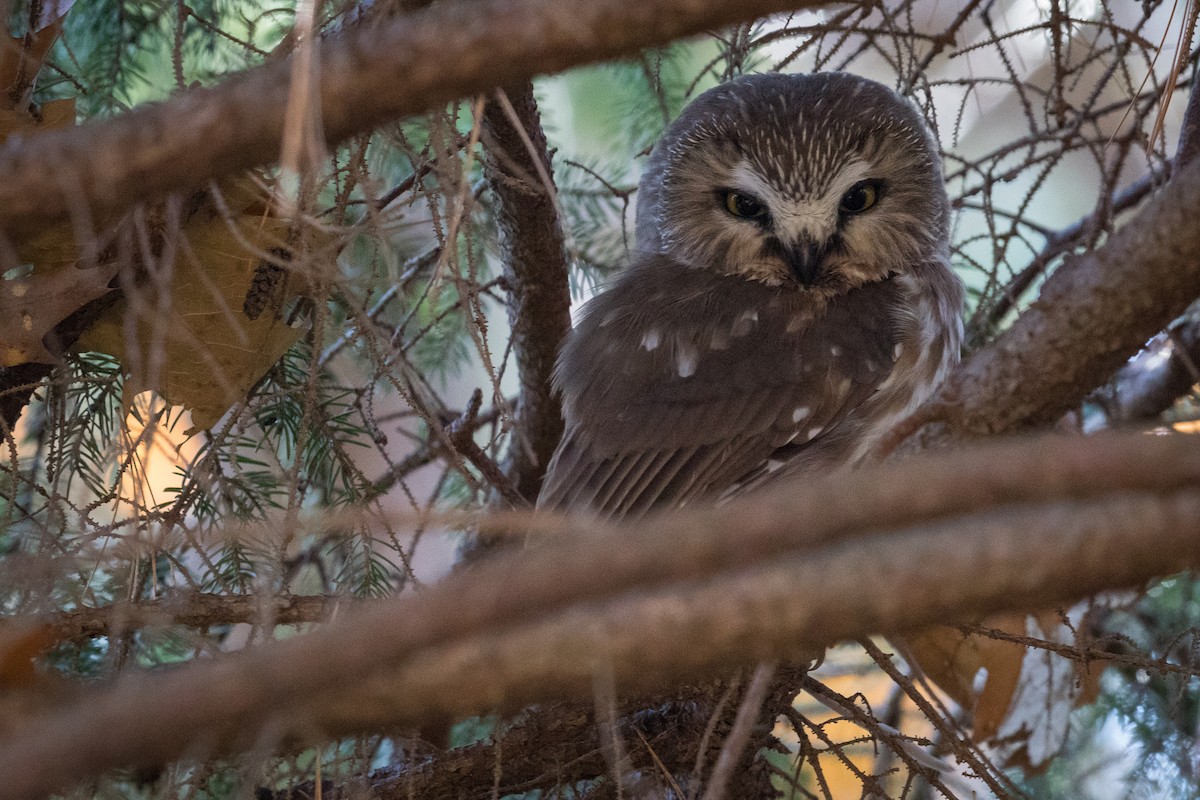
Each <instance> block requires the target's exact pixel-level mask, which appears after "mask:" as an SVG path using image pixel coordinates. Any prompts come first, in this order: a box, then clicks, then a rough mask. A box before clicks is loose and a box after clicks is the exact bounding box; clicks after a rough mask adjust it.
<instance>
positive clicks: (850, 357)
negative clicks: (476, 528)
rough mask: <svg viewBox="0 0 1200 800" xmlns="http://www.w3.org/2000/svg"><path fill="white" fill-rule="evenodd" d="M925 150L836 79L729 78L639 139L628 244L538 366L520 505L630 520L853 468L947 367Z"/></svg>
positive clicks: (954, 352) (921, 138) (864, 92)
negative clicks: (537, 407) (621, 261)
mask: <svg viewBox="0 0 1200 800" xmlns="http://www.w3.org/2000/svg"><path fill="white" fill-rule="evenodd" d="M949 210H950V209H949V202H948V200H947V197H946V191H945V187H944V185H943V179H942V169H941V162H940V158H939V155H938V149H937V146H936V143H935V141H934V139H933V136H932V135H931V133H930V131H929V130H928V128H927V127H926V126H925V124H924V122H923V120H922V118H921V117H920V115H919V114H918V113H917V111H916V109H914V108H913V107H912V106H911V105H910V104H909V103H908V102H906V101H905V100H904V99H903V98H901V97H900V96H899V95H897V94H896V93H895V92H893V91H892V90H891V89H888V88H887V87H885V86H883V85H881V84H878V83H875V82H874V81H870V80H867V79H865V78H860V77H857V76H854V75H849V74H845V73H824V74H816V75H782V74H766V75H751V76H744V77H742V78H739V79H737V80H734V81H732V82H729V83H726V84H723V85H721V86H718V87H716V88H714V89H711V90H710V91H707V92H705V93H704V94H702V95H700V96H699V97H698V98H697V99H696V100H695V101H694V102H693V103H691V104H690V105H689V106H688V107H687V108H686V109H685V110H684V111H683V113H682V114H681V115H680V116H679V118H678V119H677V120H676V121H675V122H674V123H673V124H672V125H671V126H670V127H669V128H668V129H667V131H666V132H665V133H664V135H663V136H662V138H661V139H660V140H659V141H658V143H657V144H656V145H655V147H654V149H653V151H652V152H651V154H650V157H649V160H648V163H647V165H646V169H645V172H644V175H643V177H642V179H641V182H640V184H639V188H638V206H637V219H636V227H637V231H636V233H637V235H636V242H637V244H636V249H635V252H634V253H633V255H632V257H631V261H630V264H629V266H628V267H627V269H626V270H625V271H624V272H623V273H622V274H621V275H620V277H618V278H617V279H616V281H615V282H614V284H613V285H612V286H611V287H610V288H608V289H607V290H606V291H604V292H603V293H601V294H599V295H597V296H596V297H595V298H593V299H592V300H591V301H589V302H588V303H587V304H586V306H585V307H584V308H583V309H582V312H581V315H580V318H579V320H578V323H577V325H576V326H575V329H574V330H573V331H572V333H571V334H570V336H569V337H568V339H567V341H566V342H565V344H564V346H563V348H562V350H561V352H560V354H559V359H558V362H557V365H556V368H555V373H554V383H555V387H556V389H557V391H558V392H560V393H561V397H562V402H563V414H564V417H565V421H566V430H565V433H564V435H563V438H562V441H561V443H560V444H559V446H558V449H557V451H556V452H555V454H554V457H553V459H552V460H551V462H550V464H549V466H548V469H547V474H546V479H545V483H544V485H543V489H542V492H541V494H540V496H539V498H538V505H539V507H551V508H564V507H570V508H576V509H582V510H590V511H591V512H594V513H596V514H600V515H604V516H619V517H623V518H632V517H637V516H640V515H642V514H645V513H646V512H648V511H650V510H655V509H669V508H677V507H680V506H683V505H685V504H687V503H689V502H695V501H698V500H704V501H706V502H719V501H721V500H723V499H724V498H727V497H729V496H732V495H734V494H738V493H741V492H745V491H749V490H752V489H754V488H756V487H758V486H760V485H762V484H763V483H764V482H767V481H769V480H770V481H773V480H775V479H778V478H782V477H786V476H789V475H795V474H798V473H803V472H807V471H813V470H822V471H826V472H827V471H830V470H835V469H840V468H843V467H852V466H854V465H855V464H858V463H860V462H862V461H863V460H864V459H865V458H867V456H868V454H869V453H870V452H871V450H872V446H873V445H874V444H875V443H877V442H878V440H879V439H880V438H881V437H882V436H883V435H885V434H886V433H887V432H888V431H889V429H891V428H892V427H893V426H894V425H895V424H896V423H897V422H899V421H900V420H902V419H904V418H905V417H906V416H907V415H909V414H910V413H911V412H912V411H913V410H914V409H915V408H916V407H917V406H919V405H920V404H921V403H922V402H923V401H924V400H925V399H926V398H928V397H929V395H930V393H931V392H932V391H933V390H934V389H935V388H936V387H937V385H938V383H939V382H940V381H941V380H942V378H943V376H944V375H945V374H946V372H947V371H948V370H949V369H950V368H951V367H952V366H953V365H954V364H956V363H957V361H958V358H959V348H960V342H961V339H962V318H961V306H962V299H963V291H962V286H961V283H960V281H959V280H958V278H957V277H956V276H955V274H954V272H953V271H952V270H951V268H950V265H949V244H948V242H949Z"/></svg>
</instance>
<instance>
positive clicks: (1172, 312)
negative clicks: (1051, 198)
mask: <svg viewBox="0 0 1200 800" xmlns="http://www.w3.org/2000/svg"><path fill="white" fill-rule="evenodd" d="M1198 214H1200V162H1193V163H1191V164H1189V165H1188V166H1187V167H1185V168H1184V169H1183V170H1182V171H1181V172H1180V173H1179V174H1178V175H1176V176H1175V177H1173V178H1172V179H1171V180H1170V181H1169V182H1168V183H1167V185H1166V186H1165V187H1164V188H1163V190H1162V191H1161V192H1160V193H1159V195H1158V196H1157V197H1155V198H1153V199H1152V200H1151V201H1150V202H1149V203H1148V204H1147V206H1146V208H1145V209H1144V210H1143V211H1142V212H1141V213H1139V214H1138V215H1137V216H1136V217H1135V218H1133V219H1132V220H1130V221H1129V222H1128V223H1126V224H1125V225H1124V226H1123V227H1122V228H1121V229H1120V230H1119V231H1117V232H1116V233H1114V234H1113V235H1112V237H1111V238H1110V239H1109V240H1108V242H1107V243H1106V244H1105V245H1104V246H1103V247H1100V248H1098V249H1096V250H1094V251H1092V252H1090V253H1084V254H1081V255H1078V256H1074V257H1068V258H1067V259H1066V260H1065V261H1064V262H1063V264H1062V266H1061V267H1059V269H1058V270H1056V271H1055V273H1054V274H1053V275H1051V276H1050V277H1049V278H1048V279H1047V280H1046V283H1045V285H1044V287H1043V288H1042V292H1041V295H1040V296H1039V298H1038V299H1037V301H1036V302H1034V303H1033V305H1032V306H1030V307H1029V309H1028V310H1026V311H1025V313H1023V314H1022V315H1021V316H1020V317H1019V318H1018V319H1017V320H1016V322H1014V323H1013V325H1012V327H1011V328H1009V329H1008V330H1006V331H1005V332H1004V333H1003V334H1001V335H1000V336H999V337H998V338H997V339H996V340H995V341H994V342H992V343H991V344H990V345H988V346H986V347H984V348H982V349H981V350H978V351H976V352H975V353H974V354H973V355H972V356H971V357H970V358H969V359H968V360H967V361H966V362H964V363H963V365H962V366H961V367H960V368H959V369H958V370H956V371H955V372H954V373H953V374H952V375H951V376H950V378H949V379H948V380H947V381H946V383H945V384H943V386H942V388H941V390H940V391H939V392H938V394H937V396H936V397H935V398H934V400H933V401H932V403H931V404H930V405H929V406H927V407H926V408H927V409H931V411H930V412H929V414H928V417H927V420H933V421H938V422H941V423H943V424H941V425H937V426H927V427H926V429H925V430H924V431H923V432H922V433H921V436H920V437H919V439H918V440H917V444H918V446H921V445H928V444H932V443H934V442H936V441H938V440H940V439H942V438H944V437H945V436H946V435H947V434H953V433H957V434H975V435H982V434H998V433H1006V432H1012V431H1016V430H1021V429H1024V428H1029V427H1032V426H1035V425H1042V424H1048V423H1050V422H1053V421H1054V420H1056V419H1058V418H1059V417H1061V416H1062V415H1063V414H1064V413H1066V412H1067V411H1068V410H1070V409H1071V408H1072V407H1074V406H1075V405H1076V404H1077V403H1078V402H1079V401H1080V400H1081V399H1082V397H1083V396H1084V395H1085V394H1086V393H1087V392H1089V391H1091V390H1092V389H1095V388H1096V387H1097V386H1099V385H1100V384H1102V383H1103V382H1104V381H1106V380H1107V379H1108V378H1109V376H1111V375H1112V373H1113V372H1114V371H1115V370H1116V369H1117V368H1118V367H1120V366H1121V365H1122V364H1123V363H1124V362H1125V361H1126V360H1127V359H1128V358H1129V357H1130V356H1131V355H1133V354H1134V353H1136V352H1137V351H1138V350H1140V349H1141V347H1142V346H1143V345H1144V344H1145V342H1146V341H1147V340H1148V339H1149V338H1150V337H1151V336H1153V335H1154V334H1155V333H1157V332H1158V331H1160V330H1162V328H1163V327H1164V326H1165V325H1167V323H1169V322H1170V321H1171V320H1172V319H1174V318H1175V317H1176V316H1178V315H1179V314H1180V313H1181V312H1182V311H1183V310H1184V309H1185V308H1186V307H1187V306H1188V304H1189V303H1190V302H1191V301H1192V300H1193V299H1195V298H1196V297H1197V296H1200V226H1197V225H1195V224H1194V221H1195V218H1196V216H1197V215H1198Z"/></svg>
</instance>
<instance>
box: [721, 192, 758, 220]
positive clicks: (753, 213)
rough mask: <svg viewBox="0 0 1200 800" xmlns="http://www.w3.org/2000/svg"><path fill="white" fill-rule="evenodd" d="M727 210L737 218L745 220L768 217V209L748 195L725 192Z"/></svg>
mask: <svg viewBox="0 0 1200 800" xmlns="http://www.w3.org/2000/svg"><path fill="white" fill-rule="evenodd" d="M725 209H726V210H727V211H728V212H729V213H730V214H733V215H734V216H735V217H742V218H744V219H762V218H763V217H765V216H766V215H767V207H766V206H764V205H763V204H762V203H760V202H758V201H757V200H755V199H754V198H753V197H751V196H750V195H748V194H742V193H741V192H734V191H731V190H730V191H726V192H725Z"/></svg>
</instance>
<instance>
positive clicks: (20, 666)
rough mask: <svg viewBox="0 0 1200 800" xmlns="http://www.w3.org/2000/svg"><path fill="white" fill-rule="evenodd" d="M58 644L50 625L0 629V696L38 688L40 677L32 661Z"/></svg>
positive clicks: (11, 626) (13, 626) (12, 626)
mask: <svg viewBox="0 0 1200 800" xmlns="http://www.w3.org/2000/svg"><path fill="white" fill-rule="evenodd" d="M57 643H58V637H57V636H56V635H55V633H54V631H53V629H51V628H50V626H48V625H37V626H32V627H28V626H20V627H18V626H15V625H10V626H4V627H0V693H4V692H11V691H13V690H14V689H28V688H30V687H32V686H34V685H35V684H37V683H38V681H39V680H40V678H41V675H40V673H39V672H38V671H37V667H36V666H35V665H34V663H33V661H34V659H36V658H38V657H39V656H42V655H44V654H45V653H46V651H47V650H49V649H50V648H51V647H53V646H54V645H55V644H57Z"/></svg>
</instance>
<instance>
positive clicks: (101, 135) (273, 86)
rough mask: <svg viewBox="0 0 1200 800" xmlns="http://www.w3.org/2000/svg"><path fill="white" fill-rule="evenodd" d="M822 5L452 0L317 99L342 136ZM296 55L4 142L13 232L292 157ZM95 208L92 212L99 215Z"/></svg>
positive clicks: (393, 31) (348, 44)
mask: <svg viewBox="0 0 1200 800" xmlns="http://www.w3.org/2000/svg"><path fill="white" fill-rule="evenodd" d="M825 4H826V3H825V2H824V1H823V0H822V1H818V0H743V2H740V3H728V2H724V0H636V1H635V2H630V0H588V1H587V2H578V3H562V2H560V0H447V2H443V3H439V4H437V5H435V6H433V7H432V8H429V9H426V10H423V11H418V12H416V13H413V14H410V15H406V16H404V17H401V18H399V19H395V20H389V21H387V22H381V23H380V24H379V25H377V26H371V27H369V28H361V27H360V28H356V29H354V30H351V31H348V32H347V33H345V34H344V35H342V36H339V37H336V38H334V39H331V40H329V41H327V42H326V43H324V44H323V45H322V46H321V51H320V57H319V63H320V64H321V72H320V75H319V76H318V86H317V94H318V96H319V98H320V119H321V122H322V124H323V127H324V134H325V138H326V140H327V141H328V142H329V143H331V144H336V143H338V142H341V141H343V140H345V139H346V138H348V137H350V136H352V135H353V134H356V133H360V132H362V131H366V130H370V129H372V128H375V127H377V126H379V125H381V124H383V123H385V122H388V121H390V120H394V119H397V118H399V117H402V116H405V115H408V114H415V113H418V112H422V111H426V110H429V109H431V108H434V107H436V106H437V105H439V104H440V103H444V102H447V101H449V100H452V99H455V98H458V97H463V96H466V95H469V94H472V93H475V92H479V91H481V90H485V89H488V88H490V87H493V86H498V85H504V86H512V85H517V84H519V83H520V82H521V81H524V80H528V79H529V78H531V77H533V76H534V75H542V74H546V73H550V72H555V71H558V70H562V69H566V68H568V67H573V66H577V65H579V64H586V63H590V62H594V61H600V60H603V59H609V58H616V57H619V56H623V55H627V54H629V53H632V52H635V51H637V50H638V49H640V48H644V47H652V46H655V45H661V44H666V43H667V42H669V41H671V40H673V39H678V38H680V37H683V36H692V35H695V34H698V33H701V32H703V31H706V30H709V29H712V28H719V27H721V26H724V25H729V24H732V23H734V22H741V21H745V20H751V19H755V18H757V17H762V16H765V15H768V14H772V13H776V12H780V11H790V10H795V9H799V8H806V7H814V6H820V5H825ZM291 69H292V66H291V63H290V61H286V60H283V61H278V62H272V63H268V64H265V65H263V66H261V67H257V68H255V69H252V70H248V71H246V72H244V73H241V74H239V75H236V76H234V77H233V78H230V79H228V80H226V81H224V82H223V83H222V84H220V85H219V86H216V87H213V88H210V89H195V90H189V91H186V92H183V93H182V94H180V95H178V96H177V97H175V98H173V99H171V100H169V101H167V102H164V103H161V104H156V105H149V106H143V107H140V108H137V109H134V110H133V111H131V112H129V113H127V114H123V115H121V116H120V117H117V118H116V119H112V120H107V121H104V122H95V123H88V124H85V125H83V126H80V127H79V128H76V129H72V130H65V131H51V132H46V133H43V134H40V135H38V136H35V137H19V138H18V137H13V139H10V140H9V142H8V144H7V145H6V146H5V147H3V148H0V229H3V230H5V231H7V232H8V234H9V235H12V236H19V235H26V234H28V233H30V232H32V231H34V230H36V229H37V228H38V227H40V226H44V225H46V224H47V223H50V222H53V221H55V220H59V219H62V218H63V217H65V216H67V215H68V214H75V215H77V216H78V217H79V219H81V220H87V219H89V218H103V217H104V216H105V215H106V214H108V213H110V212H116V211H120V210H122V209H124V208H126V207H128V206H130V205H132V204H134V203H137V202H144V201H146V200H148V199H153V198H154V197H157V196H160V195H162V194H165V193H166V192H169V191H171V190H177V189H186V188H195V187H199V186H201V185H203V184H204V182H205V181H207V180H209V179H211V178H215V177H219V176H221V175H227V174H230V173H233V172H237V171H239V170H243V169H247V168H249V167H253V166H258V165H261V164H267V163H270V162H273V161H275V160H277V159H278V157H279V147H280V141H281V139H282V135H283V129H284V118H285V110H286V106H287V103H288V95H289V91H290V74H291ZM89 215H90V217H89Z"/></svg>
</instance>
